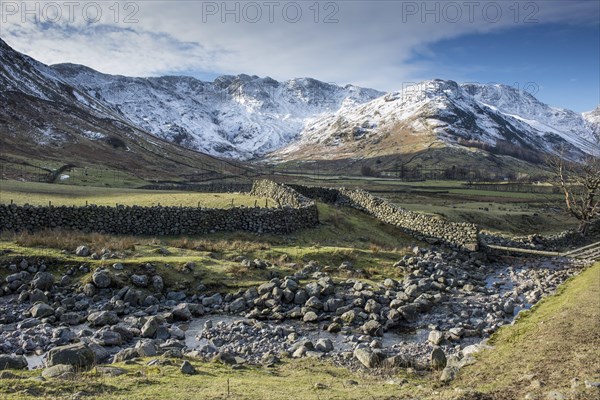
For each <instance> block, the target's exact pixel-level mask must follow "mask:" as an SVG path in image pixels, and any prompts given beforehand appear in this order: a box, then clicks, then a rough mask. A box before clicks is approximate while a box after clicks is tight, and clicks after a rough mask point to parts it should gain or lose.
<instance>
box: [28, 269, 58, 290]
mask: <svg viewBox="0 0 600 400" xmlns="http://www.w3.org/2000/svg"><path fill="white" fill-rule="evenodd" d="M52 285H54V276H53V275H52V274H51V273H49V272H38V273H37V274H35V276H34V277H33V280H32V281H31V286H33V287H34V288H35V289H40V290H50V289H52Z"/></svg>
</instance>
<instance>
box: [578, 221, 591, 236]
mask: <svg viewBox="0 0 600 400" xmlns="http://www.w3.org/2000/svg"><path fill="white" fill-rule="evenodd" d="M589 227H590V222H589V221H585V220H584V221H581V222H580V223H579V233H581V235H582V236H587V234H588V230H589Z"/></svg>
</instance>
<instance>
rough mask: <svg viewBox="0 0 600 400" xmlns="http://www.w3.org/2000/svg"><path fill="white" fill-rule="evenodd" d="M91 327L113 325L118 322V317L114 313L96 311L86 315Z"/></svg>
mask: <svg viewBox="0 0 600 400" xmlns="http://www.w3.org/2000/svg"><path fill="white" fill-rule="evenodd" d="M87 320H88V322H89V323H90V325H91V326H105V325H114V324H116V323H118V322H119V316H118V315H117V313H116V312H114V311H96V312H93V313H91V314H90V315H88V317H87Z"/></svg>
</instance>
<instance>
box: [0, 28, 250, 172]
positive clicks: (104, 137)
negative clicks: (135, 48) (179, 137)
mask: <svg viewBox="0 0 600 400" xmlns="http://www.w3.org/2000/svg"><path fill="white" fill-rule="evenodd" d="M0 84H1V85H2V89H3V90H2V91H0V101H1V102H2V104H3V106H2V108H0V148H1V152H0V159H1V160H2V164H3V170H2V175H3V177H15V176H17V175H18V174H19V171H21V172H20V173H21V175H23V173H22V169H23V167H24V166H31V165H34V166H36V167H39V168H46V169H53V168H58V167H59V166H62V165H66V164H73V165H76V166H80V167H93V168H103V169H109V170H115V171H120V172H126V173H129V174H130V175H132V176H135V177H136V178H137V179H141V180H164V179H171V180H172V179H175V180H181V179H185V180H202V179H209V178H215V177H221V176H227V175H231V174H232V173H233V171H236V173H240V172H245V171H247V168H241V167H240V166H239V165H236V164H234V163H232V162H229V161H224V160H220V159H216V158H214V157H211V156H207V155H204V154H201V153H198V152H195V151H190V150H186V149H184V148H182V147H179V146H177V145H173V144H171V143H169V142H167V141H164V140H162V139H160V138H157V137H155V136H153V135H151V134H149V133H148V132H146V131H144V130H141V129H139V128H138V127H136V126H135V125H133V124H131V123H130V122H129V121H127V120H126V119H124V118H122V117H120V116H119V115H118V114H117V113H115V112H113V111H112V110H110V109H109V108H107V107H105V106H104V105H103V104H102V103H99V102H97V101H95V100H94V98H92V97H89V96H87V95H86V94H85V93H82V92H80V91H78V90H77V89H75V88H73V87H72V86H70V85H69V84H68V83H66V82H65V81H64V80H62V79H61V78H60V77H59V76H58V75H57V74H56V73H54V72H53V70H51V69H50V68H48V67H47V66H45V65H43V64H41V63H38V62H37V61H35V60H33V59H31V58H29V57H26V56H24V55H22V54H20V53H18V52H15V51H14V50H12V49H11V48H10V47H9V46H8V45H6V43H4V42H3V41H2V40H0ZM32 171H33V172H35V169H34V170H30V171H29V172H32ZM39 171H42V170H41V169H39ZM39 171H37V172H39Z"/></svg>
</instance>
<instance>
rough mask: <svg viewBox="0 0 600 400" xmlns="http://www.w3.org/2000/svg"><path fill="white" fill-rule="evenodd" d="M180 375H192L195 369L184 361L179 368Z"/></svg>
mask: <svg viewBox="0 0 600 400" xmlns="http://www.w3.org/2000/svg"><path fill="white" fill-rule="evenodd" d="M179 370H180V371H181V373H182V374H185V375H194V374H195V373H196V368H194V366H193V365H192V364H190V362H189V361H184V362H183V364H181V367H180V368H179Z"/></svg>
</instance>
